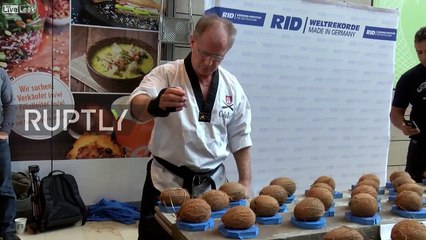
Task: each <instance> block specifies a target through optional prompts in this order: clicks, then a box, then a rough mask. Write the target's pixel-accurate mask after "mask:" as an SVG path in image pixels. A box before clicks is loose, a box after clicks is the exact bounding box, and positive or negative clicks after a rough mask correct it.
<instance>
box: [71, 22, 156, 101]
mask: <svg viewBox="0 0 426 240" xmlns="http://www.w3.org/2000/svg"><path fill="white" fill-rule="evenodd" d="M71 33H72V36H71V52H72V54H71V64H70V65H71V86H70V87H71V91H73V92H104V93H106V92H115V93H117V92H119V93H130V92H132V91H133V89H135V88H136V87H137V86H138V85H139V83H140V81H141V80H142V78H143V77H144V76H145V75H146V74H147V73H148V72H149V71H151V70H152V69H153V68H154V67H155V66H156V63H157V56H156V55H157V54H156V49H157V47H156V46H157V45H156V41H157V33H153V32H146V31H134V30H129V29H126V30H123V29H118V28H116V29H113V28H111V29H109V28H95V27H86V26H72V28H71Z"/></svg>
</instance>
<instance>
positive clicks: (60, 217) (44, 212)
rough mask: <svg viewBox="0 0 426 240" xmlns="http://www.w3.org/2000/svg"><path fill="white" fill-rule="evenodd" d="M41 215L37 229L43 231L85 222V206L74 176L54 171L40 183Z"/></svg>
mask: <svg viewBox="0 0 426 240" xmlns="http://www.w3.org/2000/svg"><path fill="white" fill-rule="evenodd" d="M40 204H41V214H40V215H39V217H38V219H37V228H38V230H39V231H44V230H48V229H53V228H59V227H65V226H70V225H74V224H75V223H77V222H78V221H80V220H81V221H82V223H81V225H84V224H85V223H86V220H87V211H86V206H85V204H84V202H83V200H82V199H81V196H80V193H79V191H78V185H77V182H76V181H75V178H74V176H72V175H70V174H66V173H65V172H63V171H61V170H54V171H52V172H50V173H49V175H47V176H46V177H44V178H43V179H42V180H41V183H40Z"/></svg>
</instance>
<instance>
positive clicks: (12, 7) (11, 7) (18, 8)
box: [1, 4, 36, 14]
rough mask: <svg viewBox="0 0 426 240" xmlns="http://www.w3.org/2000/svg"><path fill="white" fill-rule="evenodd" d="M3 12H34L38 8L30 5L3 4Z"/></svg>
mask: <svg viewBox="0 0 426 240" xmlns="http://www.w3.org/2000/svg"><path fill="white" fill-rule="evenodd" d="M1 12H2V13H5V14H32V13H35V12H36V8H35V6H29V5H18V4H3V5H2V6H1Z"/></svg>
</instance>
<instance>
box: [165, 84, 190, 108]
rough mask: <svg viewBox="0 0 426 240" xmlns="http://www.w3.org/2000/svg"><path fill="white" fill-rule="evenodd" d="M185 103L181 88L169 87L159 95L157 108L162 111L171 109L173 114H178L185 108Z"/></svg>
mask: <svg viewBox="0 0 426 240" xmlns="http://www.w3.org/2000/svg"><path fill="white" fill-rule="evenodd" d="M186 101H187V98H186V94H185V92H184V91H183V90H182V88H180V87H171V88H167V89H166V91H164V93H163V94H162V95H161V97H160V104H159V107H160V108H162V109H163V110H167V109H173V112H178V111H181V110H182V109H183V108H184V107H186Z"/></svg>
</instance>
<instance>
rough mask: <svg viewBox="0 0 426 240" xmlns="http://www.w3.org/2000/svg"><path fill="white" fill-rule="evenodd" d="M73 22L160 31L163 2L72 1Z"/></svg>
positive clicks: (127, 0)
mask: <svg viewBox="0 0 426 240" xmlns="http://www.w3.org/2000/svg"><path fill="white" fill-rule="evenodd" d="M72 1H73V2H72V3H73V6H72V11H73V12H72V22H73V23H77V24H88V25H104V26H113V27H122V28H138V29H144V30H153V31H157V30H158V24H159V16H160V8H161V5H160V1H161V0H72Z"/></svg>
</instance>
